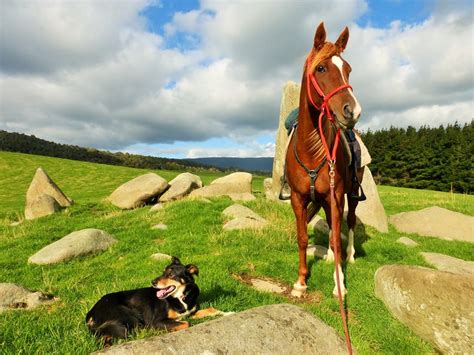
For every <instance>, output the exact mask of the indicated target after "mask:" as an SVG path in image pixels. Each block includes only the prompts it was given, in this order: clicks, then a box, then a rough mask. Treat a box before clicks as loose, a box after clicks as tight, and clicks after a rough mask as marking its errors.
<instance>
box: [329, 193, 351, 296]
mask: <svg viewBox="0 0 474 355" xmlns="http://www.w3.org/2000/svg"><path fill="white" fill-rule="evenodd" d="M330 210H331V227H332V228H331V238H330V240H329V244H330V247H331V249H332V250H333V251H334V256H335V260H336V269H337V270H334V289H333V291H332V294H333V295H334V296H336V297H337V296H338V292H337V279H338V277H337V276H338V275H339V286H340V288H341V295H342V297H344V296H345V295H346V293H347V290H346V288H345V287H344V274H343V272H342V267H341V260H342V240H341V226H342V216H343V213H344V193H343V192H340V193H338V192H335V193H334V201H332V203H331V207H330Z"/></svg>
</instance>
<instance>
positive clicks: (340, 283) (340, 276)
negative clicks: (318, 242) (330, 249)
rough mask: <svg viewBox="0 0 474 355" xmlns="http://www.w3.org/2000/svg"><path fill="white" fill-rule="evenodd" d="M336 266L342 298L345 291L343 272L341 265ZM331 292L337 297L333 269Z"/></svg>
mask: <svg viewBox="0 0 474 355" xmlns="http://www.w3.org/2000/svg"><path fill="white" fill-rule="evenodd" d="M337 268H338V271H339V285H340V287H341V296H342V298H344V296H345V295H346V293H347V290H346V287H345V286H344V274H343V273H342V268H341V265H338V266H337ZM332 294H333V295H334V296H335V297H338V293H337V278H336V270H334V289H333V290H332Z"/></svg>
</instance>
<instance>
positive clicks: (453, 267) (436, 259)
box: [420, 253, 474, 275]
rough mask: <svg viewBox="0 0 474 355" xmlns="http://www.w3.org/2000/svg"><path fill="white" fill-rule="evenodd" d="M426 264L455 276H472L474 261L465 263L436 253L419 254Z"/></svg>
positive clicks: (473, 273)
mask: <svg viewBox="0 0 474 355" xmlns="http://www.w3.org/2000/svg"><path fill="white" fill-rule="evenodd" d="M420 254H421V256H422V257H423V258H424V259H425V260H426V262H427V263H428V264H431V265H433V266H434V267H436V268H437V269H438V270H442V271H449V272H453V273H455V274H471V275H474V261H465V260H462V259H458V258H453V257H452V256H449V255H444V254H438V253H420Z"/></svg>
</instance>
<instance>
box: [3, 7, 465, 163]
mask: <svg viewBox="0 0 474 355" xmlns="http://www.w3.org/2000/svg"><path fill="white" fill-rule="evenodd" d="M2 13H3V16H2V25H1V26H2V41H1V42H0V53H1V54H2V60H1V61H0V88H1V89H2V90H0V99H1V101H0V102H1V107H0V129H6V130H8V131H16V132H22V133H27V134H35V135H36V136H38V137H41V138H44V139H48V140H52V141H56V142H60V143H72V144H77V145H81V146H89V147H95V148H99V149H108V150H113V151H128V152H131V153H139V154H146V155H158V156H167V157H178V158H185V157H199V156H271V155H272V154H273V150H274V140H275V133H276V128H277V126H278V115H279V107H280V99H281V92H282V88H283V86H284V85H285V83H286V82H288V81H294V82H299V81H300V80H301V78H300V75H301V65H302V63H303V61H304V57H305V55H306V53H307V51H308V50H309V48H310V47H311V43H312V37H313V35H314V30H315V28H316V26H317V25H318V24H319V22H321V21H324V22H325V25H326V29H327V32H328V39H329V40H332V41H334V40H335V39H336V38H337V36H338V34H339V33H340V31H341V30H342V29H343V28H344V26H346V25H347V26H348V27H349V29H350V39H349V44H348V46H347V49H346V51H345V53H344V54H343V56H344V58H345V59H347V60H348V61H349V62H350V63H351V66H352V68H353V72H352V74H351V84H352V86H353V87H354V92H355V94H356V96H357V97H358V100H359V102H360V103H361V105H362V108H363V111H362V117H361V120H360V123H359V124H358V128H359V129H361V130H365V129H368V128H371V129H383V128H387V127H390V126H391V125H393V126H398V127H406V126H408V125H413V126H415V127H417V126H421V125H431V126H438V125H440V124H443V125H446V124H450V123H454V121H455V120H458V121H459V122H460V123H463V122H470V121H471V120H472V118H473V116H474V114H473V100H472V97H473V94H474V93H473V85H472V83H473V81H474V78H473V72H474V69H473V68H474V65H473V62H474V59H473V53H474V48H473V41H472V38H473V36H474V30H473V23H474V18H473V4H472V2H471V1H461V0H459V1H451V0H432V1H424V0H423V1H421V0H418V1H405V0H403V1H402V0H400V1H399V0H391V1H390V0H387V1H374V0H368V1H365V0H342V1H333V2H324V3H323V2H320V1H294V0H288V1H284V0H282V1H267V0H254V1H250V0H234V1H215V0H201V1H194V0H186V1H164V0H163V1H156V0H137V1H130V2H128V1H125V2H124V1H110V2H109V1H108V2H101V1H93V0H83V1H72V2H71V1H55V2H37V1H29V0H22V1H17V2H9V3H2ZM434 39H435V40H434ZM453 65H455V66H456V70H452V68H453ZM5 88H8V90H5ZM25 103H27V104H25Z"/></svg>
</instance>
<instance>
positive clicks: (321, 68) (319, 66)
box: [316, 65, 326, 73]
mask: <svg viewBox="0 0 474 355" xmlns="http://www.w3.org/2000/svg"><path fill="white" fill-rule="evenodd" d="M316 70H317V71H318V72H319V73H324V72H325V71H326V68H325V67H324V65H318V66H317V68H316Z"/></svg>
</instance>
